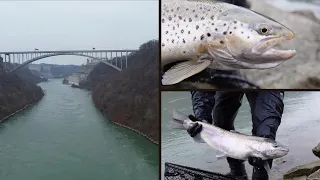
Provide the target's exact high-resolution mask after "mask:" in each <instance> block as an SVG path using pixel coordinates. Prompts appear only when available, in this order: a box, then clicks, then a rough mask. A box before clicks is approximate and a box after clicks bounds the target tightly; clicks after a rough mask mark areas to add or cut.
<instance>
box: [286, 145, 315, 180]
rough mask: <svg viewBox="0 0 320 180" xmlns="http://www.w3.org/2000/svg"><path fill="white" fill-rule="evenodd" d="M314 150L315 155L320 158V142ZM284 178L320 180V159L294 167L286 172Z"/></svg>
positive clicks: (288, 179) (289, 179)
mask: <svg viewBox="0 0 320 180" xmlns="http://www.w3.org/2000/svg"><path fill="white" fill-rule="evenodd" d="M312 152H313V154H314V155H315V156H317V157H318V158H320V143H319V144H318V145H317V146H316V147H315V148H313V149H312ZM310 153H311V152H310ZM283 178H284V179H285V180H319V179H320V159H319V160H317V161H314V162H312V163H308V164H303V165H300V166H297V167H294V168H292V169H291V170H289V171H288V172H287V173H285V174H284V176H283Z"/></svg>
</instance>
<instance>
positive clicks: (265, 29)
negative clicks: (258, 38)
mask: <svg viewBox="0 0 320 180" xmlns="http://www.w3.org/2000/svg"><path fill="white" fill-rule="evenodd" d="M269 32H270V27H268V26H266V25H262V26H260V28H259V33H260V34H263V35H266V34H268V33H269Z"/></svg>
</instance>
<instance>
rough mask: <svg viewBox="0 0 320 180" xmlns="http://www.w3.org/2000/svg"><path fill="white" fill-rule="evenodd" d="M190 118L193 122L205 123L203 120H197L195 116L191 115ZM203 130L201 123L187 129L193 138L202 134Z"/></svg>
mask: <svg viewBox="0 0 320 180" xmlns="http://www.w3.org/2000/svg"><path fill="white" fill-rule="evenodd" d="M188 117H189V119H190V120H191V121H193V122H196V121H199V122H203V120H200V119H197V118H196V117H194V116H193V115H189V116H188ZM201 130H202V125H201V124H199V123H195V124H194V125H193V126H192V127H190V128H189V129H187V132H188V134H189V135H190V136H191V137H195V136H196V135H197V134H199V133H200V132H201Z"/></svg>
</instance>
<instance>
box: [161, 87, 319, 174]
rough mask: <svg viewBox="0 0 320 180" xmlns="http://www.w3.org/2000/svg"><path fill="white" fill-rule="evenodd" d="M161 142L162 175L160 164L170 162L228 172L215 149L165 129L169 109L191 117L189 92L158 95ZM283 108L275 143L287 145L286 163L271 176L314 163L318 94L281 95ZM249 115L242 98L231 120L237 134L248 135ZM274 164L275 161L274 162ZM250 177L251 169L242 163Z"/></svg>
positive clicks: (180, 133) (183, 134) (170, 111)
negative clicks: (160, 99)
mask: <svg viewBox="0 0 320 180" xmlns="http://www.w3.org/2000/svg"><path fill="white" fill-rule="evenodd" d="M161 98H162V107H161V110H162V117H161V118H162V120H161V127H162V135H161V137H162V139H161V150H162V151H161V160H162V162H161V166H162V168H161V169H162V172H161V174H162V175H163V172H164V163H165V162H171V163H175V164H180V165H185V166H189V167H195V168H200V169H204V170H207V171H214V172H220V173H226V172H228V170H229V168H228V164H227V162H226V160H217V159H216V158H215V156H216V153H215V150H213V149H212V148H210V147H209V146H208V145H206V144H200V143H194V142H193V140H192V139H191V138H190V136H188V134H187V132H186V131H180V130H173V129H171V128H170V127H168V126H167V125H168V121H169V120H171V118H172V110H179V111H181V112H183V113H185V114H193V111H192V105H191V94H190V93H189V92H162V97H161ZM284 104H285V109H284V113H283V117H282V123H281V125H280V127H279V129H278V133H277V140H278V141H280V142H281V143H283V144H285V145H287V146H288V147H289V149H290V152H289V154H288V155H287V156H285V157H284V158H283V160H285V161H286V162H285V163H283V164H279V165H277V166H275V170H274V171H273V172H274V174H276V175H278V176H281V174H283V172H286V171H288V170H289V169H291V168H292V167H295V166H298V165H301V164H304V163H309V162H312V161H316V160H317V159H319V158H317V157H316V156H314V155H313V153H312V151H311V149H312V148H313V147H315V146H316V145H317V144H318V143H320V139H319V136H318V134H319V129H320V111H319V107H320V92H285V97H284ZM251 126H252V122H251V114H250V107H249V103H248V101H247V99H246V97H244V98H243V103H242V106H241V107H240V110H239V113H238V115H237V117H236V120H235V127H236V129H237V131H239V132H242V133H245V134H251V128H250V127H251ZM275 164H277V161H275ZM246 169H247V172H248V173H249V176H250V177H251V173H252V166H250V165H249V164H246Z"/></svg>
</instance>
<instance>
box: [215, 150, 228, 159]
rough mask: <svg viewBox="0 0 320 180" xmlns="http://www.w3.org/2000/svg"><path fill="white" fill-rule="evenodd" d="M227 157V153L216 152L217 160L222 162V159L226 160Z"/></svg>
mask: <svg viewBox="0 0 320 180" xmlns="http://www.w3.org/2000/svg"><path fill="white" fill-rule="evenodd" d="M226 157H227V155H226V154H225V153H223V152H221V151H218V150H217V151H216V158H217V160H220V159H224V158H226Z"/></svg>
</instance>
